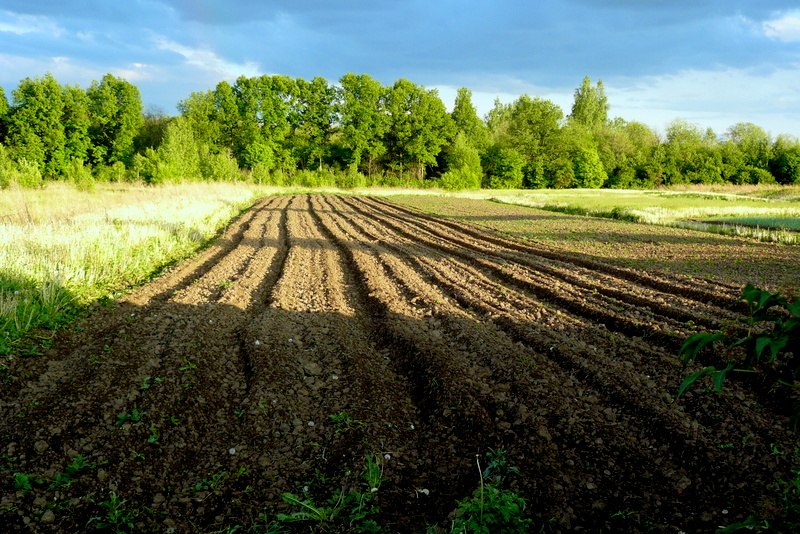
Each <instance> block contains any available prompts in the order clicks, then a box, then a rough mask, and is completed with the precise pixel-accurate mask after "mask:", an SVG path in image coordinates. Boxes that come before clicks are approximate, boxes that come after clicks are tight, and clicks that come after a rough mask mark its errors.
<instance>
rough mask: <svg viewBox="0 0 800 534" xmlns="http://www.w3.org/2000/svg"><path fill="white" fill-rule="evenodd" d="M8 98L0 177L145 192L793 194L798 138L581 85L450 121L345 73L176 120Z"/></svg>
mask: <svg viewBox="0 0 800 534" xmlns="http://www.w3.org/2000/svg"><path fill="white" fill-rule="evenodd" d="M10 97H11V98H10V101H9V99H8V98H7V97H6V93H5V91H4V90H3V88H0V145H2V146H3V147H4V148H3V156H2V161H1V162H0V173H3V172H6V174H5V175H4V176H10V175H11V174H13V175H14V176H27V177H31V178H30V180H29V181H28V182H27V183H30V184H33V185H35V184H39V183H41V177H44V178H45V179H73V176H78V175H80V176H81V177H83V178H80V180H85V177H86V176H87V172H89V176H90V177H92V176H93V177H94V178H96V179H103V180H120V179H141V180H145V181H148V182H151V183H160V182H169V181H180V180H230V179H246V178H248V177H249V178H250V179H253V180H255V181H257V182H259V183H264V182H269V181H272V182H273V183H287V182H286V180H289V181H291V180H294V178H292V177H293V176H295V175H298V173H300V174H302V173H309V172H311V173H318V174H317V176H323V175H325V176H336V175H337V173H339V174H340V175H341V176H342V177H343V178H342V179H341V180H342V183H343V184H351V185H352V184H356V183H362V184H363V183H409V184H426V183H427V184H438V185H441V186H444V187H449V188H461V187H469V188H474V187H479V186H482V187H515V188H516V187H591V188H594V187H655V186H659V185H670V184H680V183H724V182H729V183H738V184H753V183H767V182H769V183H772V182H778V183H782V184H789V183H800V141H798V139H797V138H796V137H793V136H788V135H781V136H778V137H777V138H774V139H773V137H772V136H771V135H770V134H769V133H768V132H766V131H764V130H763V129H762V128H760V127H759V126H757V125H755V124H753V123H749V122H741V123H737V124H734V125H732V126H730V128H728V130H727V131H726V132H725V133H724V134H723V135H718V134H716V133H715V132H714V131H712V130H711V129H708V128H706V129H703V128H701V127H700V126H699V125H697V124H694V123H691V122H689V121H686V120H683V119H681V118H676V119H675V120H673V121H671V122H669V123H668V124H666V126H665V129H664V133H663V135H662V134H660V133H659V132H657V131H655V130H653V129H652V128H651V127H650V126H647V125H645V124H642V123H640V122H635V121H626V120H623V119H619V118H614V119H610V118H609V110H610V106H609V102H608V98H607V97H606V95H605V89H604V86H603V82H602V81H601V80H600V81H597V83H595V84H593V83H592V81H591V80H590V78H589V77H588V76H587V77H585V78H584V79H583V81H582V82H581V84H580V86H579V87H578V88H576V90H575V93H574V102H573V105H572V107H571V110H570V113H569V115H568V116H565V114H564V111H563V110H562V109H561V108H560V107H559V106H557V105H556V104H555V103H553V102H552V101H550V100H547V99H544V98H541V97H538V96H530V95H521V96H520V97H519V98H517V99H516V100H515V101H513V102H510V103H503V102H501V101H499V100H496V101H495V105H494V107H493V108H492V109H491V110H490V111H489V112H488V114H487V115H486V116H485V117H483V118H481V117H479V116H478V112H477V109H476V107H475V105H474V104H473V102H472V92H471V91H470V90H469V89H467V88H465V87H462V88H460V89H459V90H458V91H457V95H456V98H455V101H454V102H453V103H452V104H453V105H452V108H451V110H450V111H448V109H447V106H446V105H445V103H444V102H443V101H442V99H441V98H440V96H439V94H438V92H437V91H435V90H430V89H427V88H425V87H424V86H422V85H418V84H416V83H413V82H412V81H410V80H407V79H405V78H400V79H398V80H397V81H395V82H394V83H393V84H391V85H383V84H382V83H381V82H379V81H378V80H376V79H374V78H372V77H371V76H369V75H368V74H353V73H348V74H345V75H344V76H342V77H341V78H340V79H339V80H338V82H337V83H331V82H328V81H327V80H325V79H324V78H321V77H315V78H312V79H310V80H305V79H302V78H296V79H295V78H291V77H289V76H285V75H273V76H267V75H264V76H256V77H246V76H242V77H239V78H238V79H236V80H235V82H233V83H229V82H227V81H222V82H220V83H218V84H217V85H216V86H215V87H214V88H213V89H209V90H207V91H203V92H195V93H192V94H190V95H189V96H188V97H187V98H186V99H184V100H182V101H181V102H179V103H178V105H177V110H178V113H179V114H178V116H176V117H171V116H169V115H167V114H165V113H163V112H161V111H159V110H153V109H144V108H143V106H142V102H141V95H140V93H139V89H138V88H137V87H136V86H135V85H133V84H131V83H130V82H128V81H126V80H124V79H122V78H118V77H116V76H114V75H112V74H107V75H105V76H103V77H102V79H101V80H99V81H94V82H92V83H91V85H90V86H89V87H88V88H86V89H82V88H80V87H78V86H70V85H67V86H62V85H60V84H59V83H58V81H56V79H55V78H54V77H53V76H52V75H51V74H46V75H45V76H41V77H35V78H25V79H24V80H21V81H20V83H19V85H18V86H17V87H16V88H15V89H13V90H12V91H11V93H10ZM87 165H88V167H85V166H87ZM9 169H10V170H9ZM87 169H89V170H88V171H87ZM9 173H11V174H9ZM326 173H327V174H326ZM302 176H311V175H307V174H302ZM7 183H9V180H8V179H7V178H3V180H0V184H7ZM309 183H311V184H312V185H313V183H316V182H314V181H313V180H312V181H311V182H309Z"/></svg>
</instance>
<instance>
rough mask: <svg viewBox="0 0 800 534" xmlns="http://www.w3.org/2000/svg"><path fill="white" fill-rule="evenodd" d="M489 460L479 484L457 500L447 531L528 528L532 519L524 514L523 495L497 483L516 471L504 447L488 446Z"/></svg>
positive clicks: (491, 532)
mask: <svg viewBox="0 0 800 534" xmlns="http://www.w3.org/2000/svg"><path fill="white" fill-rule="evenodd" d="M487 456H488V457H489V464H488V465H487V467H486V469H485V470H483V471H481V463H480V459H477V460H476V462H477V464H478V472H479V473H480V487H479V488H478V489H477V490H476V491H475V493H474V494H473V495H472V497H468V498H466V499H464V500H461V501H458V508H457V509H456V513H455V514H454V516H455V517H454V519H453V524H452V526H451V527H450V533H451V534H459V533H464V534H467V533H472V532H474V533H480V534H522V533H527V532H529V531H530V528H531V526H532V523H533V521H532V520H531V519H526V518H525V517H524V511H525V499H523V498H522V497H520V496H519V495H517V494H516V493H514V492H513V491H511V490H507V489H502V488H500V485H501V484H502V482H503V481H504V480H505V478H506V477H507V476H508V475H509V474H516V475H519V470H518V469H517V468H516V467H511V466H509V465H508V461H507V460H506V457H505V451H504V450H502V449H489V452H488V453H487Z"/></svg>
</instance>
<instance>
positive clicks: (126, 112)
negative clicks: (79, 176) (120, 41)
mask: <svg viewBox="0 0 800 534" xmlns="http://www.w3.org/2000/svg"><path fill="white" fill-rule="evenodd" d="M87 95H88V97H89V110H90V112H91V116H92V125H91V127H90V128H89V137H90V138H91V140H92V152H93V154H92V159H93V160H94V162H95V163H96V164H103V165H110V164H112V163H114V162H117V161H120V162H122V163H124V164H125V165H126V166H129V165H131V164H132V163H133V154H134V144H133V141H134V138H135V137H136V134H137V133H138V132H139V127H140V126H141V124H142V121H143V118H142V99H141V95H140V94H139V88H138V87H136V86H135V85H133V84H132V83H130V82H128V81H126V80H123V79H122V78H117V77H116V76H114V75H113V74H106V75H105V76H103V79H102V80H100V81H99V82H98V81H96V80H95V81H93V82H92V84H91V86H90V87H89V89H88V90H87Z"/></svg>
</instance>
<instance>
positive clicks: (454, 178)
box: [441, 131, 483, 189]
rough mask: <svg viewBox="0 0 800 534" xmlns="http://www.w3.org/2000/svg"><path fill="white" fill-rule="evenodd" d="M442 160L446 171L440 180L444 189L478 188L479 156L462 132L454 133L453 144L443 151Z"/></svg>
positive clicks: (479, 182) (481, 175) (479, 178)
mask: <svg viewBox="0 0 800 534" xmlns="http://www.w3.org/2000/svg"><path fill="white" fill-rule="evenodd" d="M444 160H445V169H446V172H445V173H444V174H443V175H442V178H441V182H442V185H443V186H444V187H445V188H446V189H480V187H481V178H482V177H483V169H482V168H481V156H480V154H479V153H478V150H477V149H476V148H474V147H473V146H472V144H471V143H470V142H469V141H468V140H467V136H466V134H465V133H464V132H461V131H460V132H458V133H457V134H456V137H455V140H454V141H453V144H452V145H450V146H449V147H448V148H447V150H446V151H445V157H444Z"/></svg>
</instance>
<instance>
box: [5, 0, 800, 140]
mask: <svg viewBox="0 0 800 534" xmlns="http://www.w3.org/2000/svg"><path fill="white" fill-rule="evenodd" d="M46 72H51V73H52V74H53V75H54V76H55V77H56V79H58V80H59V81H60V82H61V83H62V84H67V83H69V84H79V85H81V86H83V87H86V86H88V85H89V84H90V83H91V81H92V80H95V79H100V78H101V77H102V76H103V74H105V73H107V72H110V73H112V74H115V75H117V76H122V77H124V78H126V79H128V80H129V81H131V82H132V83H135V84H136V85H137V86H139V88H140V89H141V92H142V100H143V101H144V103H145V104H146V105H155V106H158V107H160V108H162V109H163V110H164V111H165V112H167V113H170V114H175V113H177V111H176V108H175V106H176V104H177V103H178V102H179V101H180V100H181V99H183V98H186V97H187V96H189V94H191V92H192V91H203V90H206V89H210V88H213V87H214V86H215V85H216V84H217V83H218V82H219V81H221V80H229V81H233V80H235V79H236V78H237V77H238V76H240V75H246V76H256V75H260V74H286V75H289V76H292V77H301V78H306V79H310V78H313V77H314V76H322V77H324V78H327V79H328V80H329V81H331V82H335V81H336V80H338V79H339V78H340V77H341V76H342V75H344V74H345V73H347V72H354V73H357V74H361V73H367V74H370V75H371V76H373V77H375V78H377V79H378V80H380V81H381V82H383V83H384V84H386V85H388V84H391V83H393V82H394V81H395V80H396V79H398V78H401V77H404V78H408V79H409V80H411V81H412V82H414V83H418V84H422V85H425V86H426V87H428V88H436V89H438V90H439V92H440V95H441V97H442V99H443V100H444V102H445V104H446V105H447V106H448V107H450V106H452V101H453V99H454V98H455V93H456V90H457V89H458V88H459V87H467V88H469V89H470V90H472V91H473V101H474V103H475V104H476V105H477V107H478V110H479V112H480V113H481V114H484V113H486V112H487V111H488V110H489V109H490V108H491V106H492V102H493V101H494V99H495V98H498V97H499V98H500V99H501V100H502V101H504V102H510V101H513V100H514V99H516V98H517V97H518V96H519V95H521V94H524V93H527V94H530V95H531V96H541V97H543V98H548V99H550V100H552V101H553V102H555V103H556V104H558V105H559V106H561V108H562V109H563V110H564V112H565V114H566V113H569V110H570V106H571V105H572V95H573V92H574V90H575V88H576V87H577V86H578V85H580V83H581V80H582V79H583V77H584V76H587V75H588V76H589V77H590V78H591V79H592V80H593V81H596V80H598V79H602V80H603V83H604V84H605V88H606V94H607V96H608V97H609V103H610V104H611V113H610V114H611V116H617V117H622V118H624V119H627V120H637V121H641V122H644V123H646V124H648V125H650V126H652V127H654V128H656V129H657V130H660V131H663V128H664V125H665V124H666V123H667V122H668V121H670V120H672V119H675V118H682V119H685V120H688V121H690V122H694V123H697V124H699V125H700V126H701V127H703V128H706V127H711V128H713V129H714V130H715V131H716V132H717V133H718V134H724V133H725V131H726V130H727V128H728V127H730V126H731V125H733V124H735V123H738V122H753V123H755V124H757V125H759V126H761V127H763V128H764V129H765V130H767V131H769V132H771V133H772V134H773V135H777V134H780V133H789V134H792V135H795V136H800V0H793V1H783V0H561V1H558V0H552V1H547V2H544V1H531V0H528V1H522V0H460V1H456V0H394V1H390V0H339V1H331V0H267V1H256V0H124V1H120V0H85V1H80V2H78V1H71V0H35V1H34V0H0V86H3V87H4V88H5V89H6V93H7V95H8V96H9V98H10V92H11V90H12V89H13V88H15V87H16V86H17V84H18V83H19V80H20V79H22V78H25V77H34V76H38V75H43V74H45V73H46Z"/></svg>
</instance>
